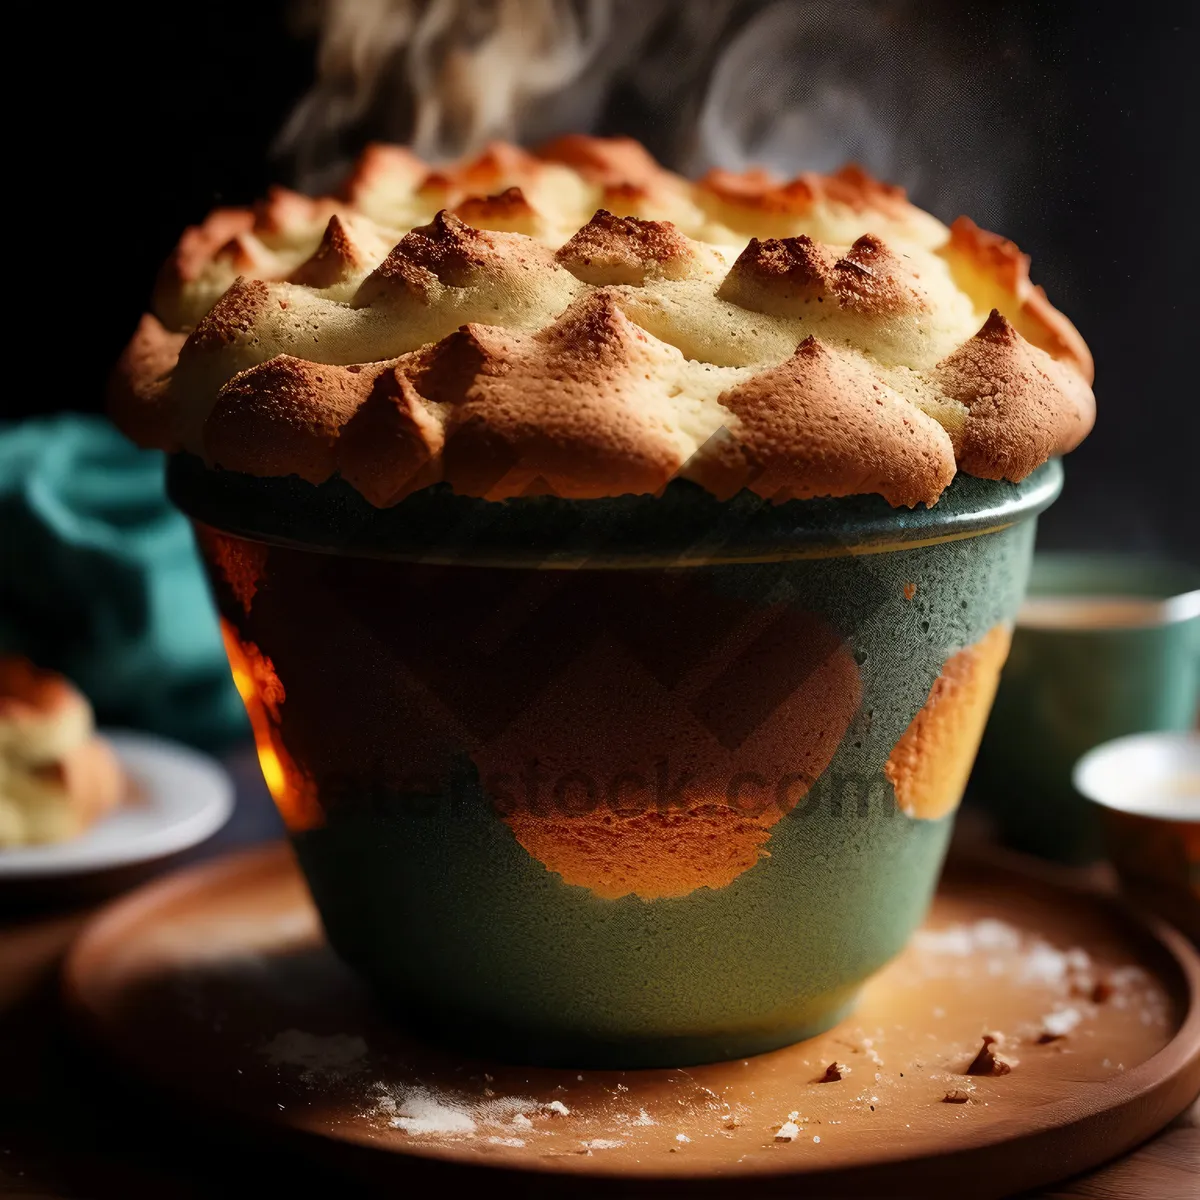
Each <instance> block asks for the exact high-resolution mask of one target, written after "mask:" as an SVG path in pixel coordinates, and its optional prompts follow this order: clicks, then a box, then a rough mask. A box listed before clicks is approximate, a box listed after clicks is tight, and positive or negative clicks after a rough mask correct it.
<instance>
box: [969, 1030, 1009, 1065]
mask: <svg viewBox="0 0 1200 1200" xmlns="http://www.w3.org/2000/svg"><path fill="white" fill-rule="evenodd" d="M999 1042H1000V1039H999V1037H998V1036H997V1035H996V1034H994V1033H985V1034H984V1035H983V1045H982V1046H981V1047H980V1048H979V1053H978V1054H976V1055H975V1057H974V1058H973V1059H972V1060H971V1065H970V1066H969V1067H967V1069H966V1071H965V1072H964V1074H966V1075H1007V1074H1008V1073H1009V1071H1011V1070H1012V1063H1010V1062H1008V1061H1007V1060H1005V1059H1003V1058H1001V1057H1000V1056H999V1055H998V1054H996V1053H995V1051H993V1050H992V1047H993V1046H998V1045H999Z"/></svg>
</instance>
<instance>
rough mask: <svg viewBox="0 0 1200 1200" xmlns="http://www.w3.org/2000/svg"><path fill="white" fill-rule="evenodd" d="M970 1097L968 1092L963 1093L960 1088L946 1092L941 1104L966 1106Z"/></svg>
mask: <svg viewBox="0 0 1200 1200" xmlns="http://www.w3.org/2000/svg"><path fill="white" fill-rule="evenodd" d="M970 1099H971V1096H970V1094H969V1093H968V1092H964V1091H963V1090H962V1088H954V1089H952V1090H951V1091H949V1092H947V1093H946V1094H945V1095H944V1096H943V1097H942V1103H943V1104H966V1103H967V1101H968V1100H970Z"/></svg>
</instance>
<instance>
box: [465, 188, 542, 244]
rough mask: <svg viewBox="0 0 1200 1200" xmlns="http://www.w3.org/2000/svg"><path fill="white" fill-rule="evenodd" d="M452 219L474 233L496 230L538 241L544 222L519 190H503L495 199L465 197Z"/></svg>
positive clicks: (488, 197)
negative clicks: (473, 228)
mask: <svg viewBox="0 0 1200 1200" xmlns="http://www.w3.org/2000/svg"><path fill="white" fill-rule="evenodd" d="M454 215H455V216H456V217H458V218H459V220H461V221H463V222H465V223H466V224H467V225H474V226H475V227H476V228H477V229H495V230H499V231H501V232H504V233H523V234H525V235H526V236H527V237H537V235H538V234H539V233H541V232H542V230H543V227H544V225H545V222H544V221H543V220H542V217H541V214H539V213H538V211H537V209H536V208H534V207H533V205H532V204H530V203H529V201H528V200H526V199H525V193H524V192H523V191H521V189H520V188H519V187H510V188H505V189H504V191H502V192H497V193H496V194H495V195H494V196H468V197H467V198H466V199H465V200H464V201H463V202H462V203H461V204H459V206H458V207H457V208H456V209H455V211H454Z"/></svg>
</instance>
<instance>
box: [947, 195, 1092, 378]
mask: <svg viewBox="0 0 1200 1200" xmlns="http://www.w3.org/2000/svg"><path fill="white" fill-rule="evenodd" d="M942 253H943V255H944V256H945V258H946V260H947V261H948V262H949V263H950V267H951V270H952V271H954V273H955V275H956V276H958V275H960V274H964V275H966V276H967V278H966V279H965V280H964V283H965V284H966V285H967V287H968V290H971V291H974V290H976V289H977V288H978V287H979V285H980V283H985V284H986V283H990V284H991V285H992V288H993V289H994V290H995V292H997V293H999V294H1000V295H998V296H997V297H996V301H995V302H994V303H993V304H992V305H991V306H992V307H995V308H1000V309H1001V310H1002V311H1003V310H1004V309H1011V308H1013V305H1012V304H1011V303H1010V304H1003V303H1000V302H999V301H1000V300H1001V299H1007V300H1010V301H1016V311H1014V312H1011V313H1010V316H1011V319H1012V320H1013V322H1014V324H1015V325H1016V327H1017V329H1018V330H1019V331H1020V333H1021V335H1022V336H1023V337H1024V338H1025V339H1026V340H1027V341H1029V342H1031V343H1032V344H1033V345H1035V346H1037V347H1038V348H1039V349H1042V350H1045V351H1046V352H1047V353H1048V354H1050V355H1052V356H1053V357H1054V358H1056V359H1059V360H1063V361H1068V362H1070V363H1072V364H1073V365H1074V368H1075V370H1076V371H1077V372H1078V373H1079V375H1080V376H1081V377H1082V379H1083V381H1084V382H1085V383H1089V384H1090V383H1091V382H1092V380H1093V379H1094V378H1095V374H1096V371H1095V364H1094V363H1093V361H1092V353H1091V351H1090V350H1089V349H1088V347H1087V343H1086V342H1085V341H1084V340H1083V338H1082V337H1080V336H1079V330H1077V329H1076V328H1075V326H1074V325H1072V324H1071V322H1070V321H1069V320H1067V318H1066V317H1065V316H1063V314H1062V313H1060V312H1059V311H1058V309H1056V308H1054V307H1053V306H1052V305H1051V303H1050V301H1049V300H1048V299H1047V298H1046V293H1045V291H1044V289H1042V288H1041V287H1038V286H1036V285H1034V284H1033V283H1032V282H1031V281H1030V278H1029V261H1030V260H1029V255H1028V254H1022V253H1021V251H1020V250H1019V249H1018V248H1017V246H1016V244H1015V243H1014V242H1010V241H1009V240H1008V238H1005V237H1001V236H1000V235H999V234H996V233H989V232H988V231H987V230H986V229H980V228H979V226H978V225H976V224H975V222H974V221H972V220H971V219H970V217H959V218H958V220H956V221H955V222H954V224H953V225H951V226H950V239H949V241H948V242H947V243H946V245H945V246H944V247H943V250H942ZM972 285H973V286H972ZM988 299H991V297H990V296H989V297H988Z"/></svg>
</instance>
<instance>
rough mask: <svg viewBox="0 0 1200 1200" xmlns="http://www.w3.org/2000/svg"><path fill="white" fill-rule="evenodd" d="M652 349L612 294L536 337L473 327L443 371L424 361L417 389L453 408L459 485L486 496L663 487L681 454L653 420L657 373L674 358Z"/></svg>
mask: <svg viewBox="0 0 1200 1200" xmlns="http://www.w3.org/2000/svg"><path fill="white" fill-rule="evenodd" d="M652 342H653V339H651V338H650V337H649V336H648V335H647V334H646V333H644V332H643V331H642V330H641V329H639V328H638V327H637V326H636V325H634V324H633V323H632V322H631V321H630V320H629V319H628V318H627V317H626V316H625V315H624V313H622V312H621V310H620V308H619V307H618V306H617V304H616V302H615V301H614V300H613V298H612V297H611V296H609V295H607V294H606V293H604V292H596V293H593V294H592V295H590V296H587V297H586V298H584V299H583V300H581V301H579V302H578V303H576V304H575V305H573V306H572V307H571V308H569V309H568V310H567V312H565V313H564V314H563V315H562V317H560V318H559V319H558V320H557V321H556V322H555V323H554V324H553V325H550V326H548V327H547V328H546V329H543V330H540V331H539V332H538V333H535V334H520V333H512V332H509V331H507V330H503V329H499V328H497V327H495V326H488V325H468V326H466V327H465V328H464V329H463V330H462V331H461V333H460V334H458V335H455V337H453V338H452V339H449V340H448V343H449V344H448V351H449V352H448V353H446V354H444V355H443V356H441V357H440V358H439V359H438V361H437V369H436V371H434V370H432V369H431V367H430V366H429V364H428V363H422V364H421V365H422V367H423V368H424V369H423V371H422V375H423V379H422V382H421V385H420V386H421V387H422V388H423V389H428V390H429V391H430V392H431V393H432V394H434V395H438V396H439V397H442V398H444V399H445V400H446V401H448V412H447V418H446V450H445V462H446V476H447V478H449V479H451V480H452V481H453V483H454V487H455V490H456V491H460V492H463V493H465V494H466V495H469V496H482V497H484V498H486V499H489V500H503V499H508V498H509V497H512V496H522V495H529V494H532V493H535V492H538V493H549V494H551V495H570V496H575V497H586V496H608V495H620V494H622V493H624V492H657V491H659V490H661V489H662V488H663V487H664V486H666V484H667V483H668V482H669V480H670V479H671V478H672V476H673V475H674V474H675V472H676V471H677V470H678V468H679V467H680V466H681V465H682V455H681V453H680V449H679V445H678V443H677V441H676V440H675V439H674V438H673V437H671V436H670V435H669V434H668V433H667V432H666V431H665V430H664V429H662V428H661V425H660V424H659V422H658V421H656V417H658V416H659V414H658V413H657V412H656V411H655V409H656V408H657V407H658V405H656V404H655V400H656V397H655V395H654V392H655V391H656V390H657V389H655V388H654V387H653V383H652V379H653V375H654V373H655V372H654V368H655V367H656V366H657V365H658V364H657V363H656V358H657V357H658V355H659V354H660V353H663V352H666V353H669V351H667V348H666V347H660V346H656V345H653V344H652ZM464 384H465V386H464ZM647 384H649V385H650V386H649V387H647V386H646V385H647ZM458 389H461V391H458V394H457V395H455V394H454V392H455V391H456V390H458ZM643 393H648V394H643ZM614 485H615V488H616V490H615V491H614Z"/></svg>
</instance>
